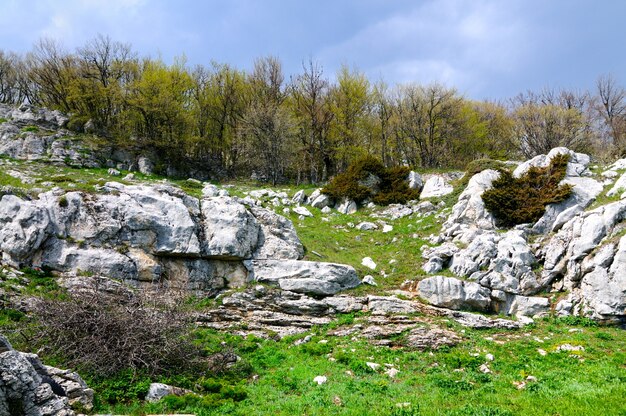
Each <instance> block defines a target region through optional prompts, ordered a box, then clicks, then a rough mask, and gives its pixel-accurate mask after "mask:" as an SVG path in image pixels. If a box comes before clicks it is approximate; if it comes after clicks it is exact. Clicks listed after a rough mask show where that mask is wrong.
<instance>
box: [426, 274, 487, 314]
mask: <svg viewBox="0 0 626 416" xmlns="http://www.w3.org/2000/svg"><path fill="white" fill-rule="evenodd" d="M418 292H419V294H420V296H421V297H423V298H424V299H426V300H427V301H428V302H429V303H430V304H432V305H435V306H439V307H444V308H449V309H472V310H479V311H487V310H489V307H490V305H491V294H490V291H489V289H487V288H485V287H482V286H480V285H479V284H478V283H473V282H466V281H462V280H459V279H455V278H453V277H444V276H433V277H429V278H426V279H424V280H422V281H420V282H419V285H418Z"/></svg>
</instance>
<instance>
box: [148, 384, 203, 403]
mask: <svg viewBox="0 0 626 416" xmlns="http://www.w3.org/2000/svg"><path fill="white" fill-rule="evenodd" d="M189 393H192V391H190V390H186V389H183V388H180V387H175V386H170V385H168V384H163V383H151V384H150V388H149V389H148V394H147V395H146V400H147V401H149V402H158V401H159V400H161V399H162V398H164V397H165V396H182V395H185V394H189Z"/></svg>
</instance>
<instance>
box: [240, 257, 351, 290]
mask: <svg viewBox="0 0 626 416" xmlns="http://www.w3.org/2000/svg"><path fill="white" fill-rule="evenodd" d="M249 267H250V269H251V273H252V276H253V280H255V281H257V282H261V283H268V284H273V285H277V286H279V287H280V288H281V289H283V290H288V291H291V292H297V293H306V294H312V295H321V296H328V295H334V294H335V293H337V292H340V291H342V290H345V289H351V288H354V287H357V286H358V285H359V284H360V283H361V281H360V280H359V278H358V277H357V274H356V271H355V270H354V268H352V267H351V266H346V265H343V264H334V263H320V262H312V261H295V260H252V261H251V262H249Z"/></svg>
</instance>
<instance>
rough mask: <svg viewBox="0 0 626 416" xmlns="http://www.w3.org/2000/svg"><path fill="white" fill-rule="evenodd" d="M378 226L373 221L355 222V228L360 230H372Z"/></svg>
mask: <svg viewBox="0 0 626 416" xmlns="http://www.w3.org/2000/svg"><path fill="white" fill-rule="evenodd" d="M377 228H378V225H376V224H374V223H373V222H361V223H359V224H357V226H356V229H357V230H360V231H372V230H375V229H377Z"/></svg>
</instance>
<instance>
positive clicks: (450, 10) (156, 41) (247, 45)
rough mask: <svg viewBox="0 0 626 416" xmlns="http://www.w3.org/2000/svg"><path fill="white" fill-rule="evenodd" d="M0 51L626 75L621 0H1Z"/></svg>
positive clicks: (389, 78) (493, 80) (501, 93)
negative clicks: (91, 45)
mask: <svg viewBox="0 0 626 416" xmlns="http://www.w3.org/2000/svg"><path fill="white" fill-rule="evenodd" d="M0 11H1V14H2V25H0V49H1V50H4V51H13V52H19V53H25V52H28V51H29V50H30V49H31V48H32V46H33V44H34V43H35V42H37V40H38V39H40V38H52V39H55V40H58V41H59V42H61V43H62V44H63V45H64V46H65V47H66V48H67V49H68V50H73V49H74V48H76V47H79V46H81V45H83V44H85V43H86V42H87V41H88V40H90V39H93V38H94V37H95V36H97V35H98V34H102V35H108V36H110V37H111V38H112V39H113V40H115V41H120V42H124V43H130V44H131V45H132V47H133V49H134V50H136V51H137V52H138V53H139V55H140V56H151V57H155V58H156V57H160V58H162V59H163V60H164V61H165V62H173V60H174V59H175V57H177V56H181V55H183V54H184V55H185V57H186V59H187V63H188V64H189V65H190V66H193V65H196V64H205V65H206V64H209V63H210V62H211V61H217V62H221V63H228V64H231V65H234V66H236V67H238V68H240V69H246V70H247V69H250V68H251V67H252V65H253V62H254V60H255V58H259V57H263V56H268V55H272V56H276V57H278V58H280V60H281V61H282V63H283V68H284V71H285V73H286V74H287V77H288V76H289V75H294V74H298V73H300V72H302V65H303V62H308V61H309V60H310V59H312V60H313V61H315V62H317V63H318V64H320V65H321V66H322V68H323V70H324V72H325V74H326V75H327V76H328V77H329V78H331V79H333V78H334V76H335V74H336V73H337V71H338V69H339V68H340V67H341V66H342V65H347V66H349V67H350V68H352V69H358V70H359V71H361V72H363V73H365V74H366V75H367V76H368V78H369V79H370V80H372V81H378V80H383V81H385V82H386V83H387V84H390V85H394V84H397V83H421V84H428V83H433V82H437V83H441V84H444V85H446V86H449V87H454V88H457V89H458V90H459V92H461V93H462V94H463V95H465V96H466V97H468V98H472V99H479V100H482V99H489V100H504V99H507V98H510V97H513V96H515V95H517V94H519V93H521V92H525V91H528V90H532V91H539V90H541V89H542V88H567V89H577V90H584V89H593V88H594V85H595V81H596V79H597V78H598V76H600V75H603V74H612V75H613V76H614V77H615V78H616V79H617V80H618V82H620V83H621V84H622V85H624V84H626V53H625V52H626V48H625V46H626V43H625V41H626V1H622V0H413V1H410V0H256V1H253V0H221V1H218V0H29V1H27V2H26V1H23V0H0Z"/></svg>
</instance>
